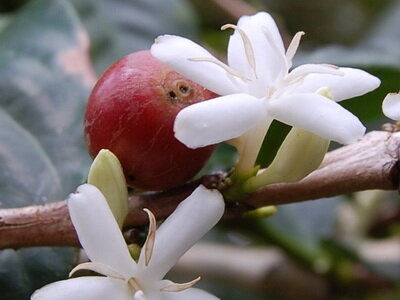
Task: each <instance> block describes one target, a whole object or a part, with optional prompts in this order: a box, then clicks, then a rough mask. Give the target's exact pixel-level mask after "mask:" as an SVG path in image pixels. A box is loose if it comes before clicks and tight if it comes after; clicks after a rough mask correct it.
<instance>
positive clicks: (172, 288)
mask: <svg viewBox="0 0 400 300" xmlns="http://www.w3.org/2000/svg"><path fill="white" fill-rule="evenodd" d="M200 279H201V278H200V276H199V277H197V278H196V279H194V280H192V281H189V282H185V283H173V284H170V285H167V286H164V287H163V288H161V289H160V291H161V292H182V291H184V290H187V289H189V288H191V287H192V286H194V285H195V284H196V283H197V282H199V281H200Z"/></svg>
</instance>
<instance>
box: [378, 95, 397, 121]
mask: <svg viewBox="0 0 400 300" xmlns="http://www.w3.org/2000/svg"><path fill="white" fill-rule="evenodd" d="M382 111H383V113H384V115H385V116H386V117H388V118H390V119H392V120H396V121H400V93H389V94H387V95H386V97H385V99H383V103H382Z"/></svg>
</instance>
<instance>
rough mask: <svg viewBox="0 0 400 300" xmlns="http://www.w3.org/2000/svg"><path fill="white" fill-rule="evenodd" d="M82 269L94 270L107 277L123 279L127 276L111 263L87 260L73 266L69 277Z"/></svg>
mask: <svg viewBox="0 0 400 300" xmlns="http://www.w3.org/2000/svg"><path fill="white" fill-rule="evenodd" d="M80 270H88V271H93V272H96V273H99V274H101V275H104V276H107V277H113V278H115V279H121V280H124V279H125V277H124V276H123V275H122V274H121V273H119V272H118V271H116V270H115V269H113V268H112V267H110V266H109V265H106V264H103V263H100V262H86V263H82V264H79V265H77V266H76V267H75V268H73V269H72V270H71V272H69V277H71V276H72V275H73V274H74V273H76V272H77V271H80Z"/></svg>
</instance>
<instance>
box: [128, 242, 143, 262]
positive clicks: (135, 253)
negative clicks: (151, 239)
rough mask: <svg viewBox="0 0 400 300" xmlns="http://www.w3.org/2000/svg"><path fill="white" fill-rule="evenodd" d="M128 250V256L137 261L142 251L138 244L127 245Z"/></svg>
mask: <svg viewBox="0 0 400 300" xmlns="http://www.w3.org/2000/svg"><path fill="white" fill-rule="evenodd" d="M128 250H129V254H130V255H131V257H132V258H133V259H134V260H136V261H137V260H138V259H139V255H140V251H141V250H142V247H140V246H139V245H138V244H129V245H128Z"/></svg>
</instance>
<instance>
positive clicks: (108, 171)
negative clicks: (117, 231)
mask: <svg viewBox="0 0 400 300" xmlns="http://www.w3.org/2000/svg"><path fill="white" fill-rule="evenodd" d="M88 183H89V184H92V185H94V186H96V187H97V188H98V189H99V190H100V191H101V192H102V193H103V195H104V197H105V198H106V200H107V202H108V205H109V206H110V208H111V211H112V213H113V215H114V217H115V219H116V220H117V223H118V225H119V227H120V228H122V225H123V223H124V220H125V217H126V215H127V214H128V189H127V186H126V181H125V176H124V173H123V171H122V167H121V164H120V162H119V160H118V158H117V157H116V156H115V155H114V154H113V153H112V152H111V151H109V150H104V149H103V150H101V151H100V152H99V153H98V154H97V156H96V158H95V159H94V161H93V163H92V166H91V167H90V170H89V175H88Z"/></svg>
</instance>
